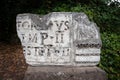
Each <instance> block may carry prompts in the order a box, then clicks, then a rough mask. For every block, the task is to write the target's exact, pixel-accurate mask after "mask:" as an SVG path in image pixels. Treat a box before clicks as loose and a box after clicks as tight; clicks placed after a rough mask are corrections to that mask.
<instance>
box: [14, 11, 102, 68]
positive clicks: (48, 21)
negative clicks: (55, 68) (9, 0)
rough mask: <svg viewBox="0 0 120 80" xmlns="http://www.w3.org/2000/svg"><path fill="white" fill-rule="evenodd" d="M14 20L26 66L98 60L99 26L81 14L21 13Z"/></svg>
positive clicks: (69, 63)
mask: <svg viewBox="0 0 120 80" xmlns="http://www.w3.org/2000/svg"><path fill="white" fill-rule="evenodd" d="M16 23H17V34H18V37H19V38H20V41H21V44H22V46H23V53H24V56H25V59H26V63H28V64H29V65H32V66H40V65H71V66H95V65H97V64H98V63H99V61H100V52H101V50H100V49H101V45H102V43H101V39H100V33H99V28H98V27H97V25H96V24H95V23H94V22H91V21H89V19H88V17H87V15H86V14H84V13H77V12H52V13H49V14H47V15H37V14H30V13H24V14H18V15H17V18H16Z"/></svg>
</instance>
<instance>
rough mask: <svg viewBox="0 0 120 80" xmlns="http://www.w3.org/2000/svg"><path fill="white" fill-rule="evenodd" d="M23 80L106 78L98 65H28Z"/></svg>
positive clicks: (94, 79)
mask: <svg viewBox="0 0 120 80" xmlns="http://www.w3.org/2000/svg"><path fill="white" fill-rule="evenodd" d="M24 80H107V77H106V73H105V71H103V70H102V69H100V68H98V67H68V66H64V67H63V66H39V67H32V66H29V67H28V69H27V71H26V73H25V77H24Z"/></svg>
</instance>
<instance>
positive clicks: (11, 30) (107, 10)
mask: <svg viewBox="0 0 120 80" xmlns="http://www.w3.org/2000/svg"><path fill="white" fill-rule="evenodd" d="M109 1H111V0H14V1H13V0H2V1H1V2H0V6H1V7H0V11H1V13H0V16H1V17H0V18H1V19H0V26H1V28H0V32H1V33H0V40H4V41H10V39H11V36H13V34H16V21H15V20H16V15H17V14H18V13H37V14H47V13H50V12H84V13H86V14H87V15H88V17H89V19H90V20H91V21H94V22H95V23H97V25H98V26H99V27H100V32H101V38H102V44H103V47H102V53H101V61H100V64H99V65H98V66H99V67H101V68H102V69H104V70H105V71H106V72H107V74H108V80H120V70H119V69H120V3H119V2H111V3H110V4H109V5H107V3H108V2H109Z"/></svg>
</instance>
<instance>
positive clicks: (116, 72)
mask: <svg viewBox="0 0 120 80" xmlns="http://www.w3.org/2000/svg"><path fill="white" fill-rule="evenodd" d="M101 38H102V44H103V45H102V53H101V62H100V63H99V67H101V68H102V69H104V70H105V71H106V72H107V74H108V78H109V79H108V80H120V35H119V34H115V33H109V32H103V33H101Z"/></svg>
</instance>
